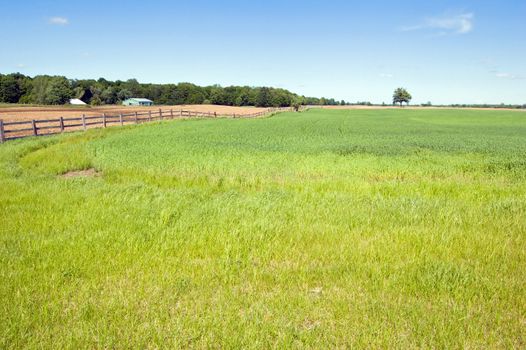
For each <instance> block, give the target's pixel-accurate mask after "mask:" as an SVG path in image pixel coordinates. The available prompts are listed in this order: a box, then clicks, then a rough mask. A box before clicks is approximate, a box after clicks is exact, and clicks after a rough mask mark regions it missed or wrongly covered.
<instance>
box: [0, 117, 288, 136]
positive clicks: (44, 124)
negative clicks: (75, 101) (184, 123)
mask: <svg viewBox="0 0 526 350" xmlns="http://www.w3.org/2000/svg"><path fill="white" fill-rule="evenodd" d="M287 110H290V108H269V109H266V110H264V111H261V112H256V113H248V114H235V113H233V114H228V115H226V114H219V113H216V112H199V111H185V110H182V109H181V110H176V111H174V110H173V109H170V110H165V111H163V110H162V109H159V110H158V111H153V112H152V111H151V110H150V111H148V112H133V113H119V114H117V115H106V114H102V115H101V116H86V115H82V116H81V117H76V118H63V117H59V118H56V119H33V120H26V121H15V122H4V121H3V120H1V119H0V143H3V142H5V141H8V140H15V139H20V138H24V137H30V136H44V135H53V134H60V133H64V132H67V131H79V130H84V131H86V130H87V129H90V128H106V127H109V126H115V125H119V126H123V125H129V124H140V123H147V122H152V121H161V120H167V119H175V118H191V117H209V118H211V117H232V118H256V117H261V116H264V115H268V114H271V113H274V112H278V111H287Z"/></svg>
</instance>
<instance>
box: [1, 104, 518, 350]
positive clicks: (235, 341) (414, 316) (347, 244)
mask: <svg viewBox="0 0 526 350" xmlns="http://www.w3.org/2000/svg"><path fill="white" fill-rule="evenodd" d="M0 188H1V191H0V240H1V241H0V305H1V306H0V307H1V310H0V348H2V349H7V348H25V347H27V348H249V349H250V348H263V349H265V348H280V349H281V348H352V347H356V348H364V347H367V348H402V349H406V348H524V347H526V293H525V291H524V284H525V281H526V249H525V247H526V113H523V112H513V111H476V110H417V109H414V110H412V109H389V110H387V109H379V110H374V109H355V110H322V109H313V110H309V111H306V112H302V113H282V114H278V115H275V116H273V117H270V118H261V119H199V120H174V121H164V122H159V123H151V124H144V125H132V126H124V127H122V128H108V129H94V130H88V131H87V132H86V133H73V134H64V135H59V136H54V137H42V138H29V139H23V140H16V141H10V142H8V143H5V144H3V145H0Z"/></svg>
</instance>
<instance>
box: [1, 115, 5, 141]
mask: <svg viewBox="0 0 526 350" xmlns="http://www.w3.org/2000/svg"><path fill="white" fill-rule="evenodd" d="M4 141H5V133H4V121H3V120H2V119H0V143H4Z"/></svg>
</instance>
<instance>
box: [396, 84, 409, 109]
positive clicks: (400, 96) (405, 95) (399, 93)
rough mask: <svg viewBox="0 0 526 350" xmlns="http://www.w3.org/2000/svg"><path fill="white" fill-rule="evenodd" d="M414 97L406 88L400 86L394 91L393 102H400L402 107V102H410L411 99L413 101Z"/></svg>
mask: <svg viewBox="0 0 526 350" xmlns="http://www.w3.org/2000/svg"><path fill="white" fill-rule="evenodd" d="M412 98H413V97H412V96H411V94H410V93H409V92H408V91H407V90H406V89H404V88H398V89H396V90H395V91H394V93H393V104H397V103H400V107H402V103H404V102H405V103H406V104H409V101H411V99H412Z"/></svg>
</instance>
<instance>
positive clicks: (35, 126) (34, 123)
mask: <svg viewBox="0 0 526 350" xmlns="http://www.w3.org/2000/svg"><path fill="white" fill-rule="evenodd" d="M31 127H32V128H33V136H38V129H37V122H36V120H35V119H33V120H32V121H31Z"/></svg>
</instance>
